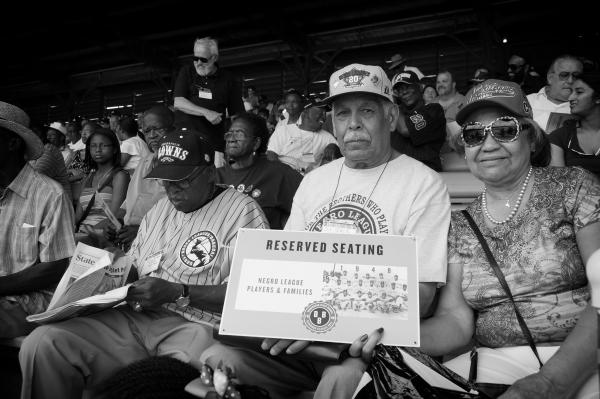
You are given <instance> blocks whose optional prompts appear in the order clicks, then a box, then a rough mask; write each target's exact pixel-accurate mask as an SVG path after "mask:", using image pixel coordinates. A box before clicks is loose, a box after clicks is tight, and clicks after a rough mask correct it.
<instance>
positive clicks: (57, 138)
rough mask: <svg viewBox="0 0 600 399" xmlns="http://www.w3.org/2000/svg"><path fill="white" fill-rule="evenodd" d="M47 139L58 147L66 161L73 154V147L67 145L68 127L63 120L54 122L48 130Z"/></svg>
mask: <svg viewBox="0 0 600 399" xmlns="http://www.w3.org/2000/svg"><path fill="white" fill-rule="evenodd" d="M46 140H48V142H49V143H50V144H53V145H54V146H55V147H56V148H58V150H59V151H60V153H61V155H62V157H63V160H64V161H65V162H66V161H67V158H69V155H70V154H71V149H70V148H69V147H68V146H67V127H66V126H65V124H64V123H62V122H52V123H51V124H50V126H48V131H47V132H46Z"/></svg>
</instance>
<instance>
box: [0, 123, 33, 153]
mask: <svg viewBox="0 0 600 399" xmlns="http://www.w3.org/2000/svg"><path fill="white" fill-rule="evenodd" d="M0 127H3V128H5V129H8V130H10V131H11V132H14V133H16V134H18V135H19V137H21V138H22V139H23V141H25V146H26V151H25V154H26V155H27V159H28V160H33V159H38V158H39V157H40V156H41V155H42V152H44V144H43V143H42V140H41V139H40V138H39V137H38V136H37V134H35V133H34V132H33V130H31V129H29V128H26V127H25V126H23V125H20V124H18V123H15V122H12V121H9V120H6V119H0Z"/></svg>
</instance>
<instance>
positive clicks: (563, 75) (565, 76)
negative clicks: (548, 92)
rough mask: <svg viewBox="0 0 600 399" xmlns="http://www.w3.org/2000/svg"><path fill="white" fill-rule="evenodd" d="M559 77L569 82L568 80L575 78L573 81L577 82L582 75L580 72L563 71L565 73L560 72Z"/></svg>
mask: <svg viewBox="0 0 600 399" xmlns="http://www.w3.org/2000/svg"><path fill="white" fill-rule="evenodd" d="M557 75H558V78H559V79H560V80H562V81H567V80H569V77H573V80H577V78H579V76H581V73H580V72H567V71H563V72H559V73H558V74H557Z"/></svg>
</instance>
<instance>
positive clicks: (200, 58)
mask: <svg viewBox="0 0 600 399" xmlns="http://www.w3.org/2000/svg"><path fill="white" fill-rule="evenodd" d="M192 58H193V59H194V62H198V61H199V62H201V63H203V64H207V63H208V61H210V58H206V57H198V56H197V55H195V56H193V57H192Z"/></svg>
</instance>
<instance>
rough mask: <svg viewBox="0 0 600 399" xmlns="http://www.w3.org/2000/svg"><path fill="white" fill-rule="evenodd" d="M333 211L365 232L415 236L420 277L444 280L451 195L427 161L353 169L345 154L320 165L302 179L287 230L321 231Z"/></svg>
mask: <svg viewBox="0 0 600 399" xmlns="http://www.w3.org/2000/svg"><path fill="white" fill-rule="evenodd" d="M384 169H385V170H384ZM340 171H341V175H340ZM382 173H383V174H382ZM380 176H381V179H380V180H379V182H378V183H377V185H375V184H376V182H377V179H378V178H379V177H380ZM338 178H339V184H338V183H337V182H338ZM336 184H337V186H338V187H337V190H336ZM371 191H372V192H373V193H372V195H371ZM369 196H371V197H370V199H369ZM330 213H331V214H332V217H334V218H344V219H352V220H355V221H356V222H357V224H358V227H359V229H360V233H363V234H397V235H414V236H416V237H417V250H418V263H419V281H420V282H438V283H445V282H446V268H447V260H446V256H447V254H446V250H447V238H448V227H449V224H450V198H449V196H448V190H447V188H446V185H445V184H444V182H443V180H442V178H441V177H440V175H439V174H438V173H437V172H435V171H434V170H433V169H430V168H428V167H427V166H425V165H424V164H423V163H421V162H419V161H416V160H414V159H413V158H410V157H408V156H406V155H400V156H399V157H398V158H396V159H393V160H392V161H390V162H389V164H388V165H387V167H386V165H385V164H383V165H380V166H378V167H375V168H370V169H351V168H349V167H347V166H346V165H344V158H340V159H337V160H335V161H332V162H330V163H328V164H326V165H324V166H321V167H319V168H318V169H315V170H314V171H312V172H310V173H308V174H307V175H306V176H305V177H304V179H303V180H302V182H301V183H300V186H299V187H298V190H297V191H296V195H295V196H294V201H293V204H292V211H291V214H290V217H289V219H288V222H287V224H286V225H285V230H294V231H302V230H309V231H321V229H322V227H323V220H324V218H325V217H326V216H327V215H328V214H330Z"/></svg>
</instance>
